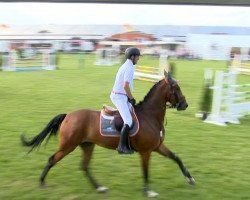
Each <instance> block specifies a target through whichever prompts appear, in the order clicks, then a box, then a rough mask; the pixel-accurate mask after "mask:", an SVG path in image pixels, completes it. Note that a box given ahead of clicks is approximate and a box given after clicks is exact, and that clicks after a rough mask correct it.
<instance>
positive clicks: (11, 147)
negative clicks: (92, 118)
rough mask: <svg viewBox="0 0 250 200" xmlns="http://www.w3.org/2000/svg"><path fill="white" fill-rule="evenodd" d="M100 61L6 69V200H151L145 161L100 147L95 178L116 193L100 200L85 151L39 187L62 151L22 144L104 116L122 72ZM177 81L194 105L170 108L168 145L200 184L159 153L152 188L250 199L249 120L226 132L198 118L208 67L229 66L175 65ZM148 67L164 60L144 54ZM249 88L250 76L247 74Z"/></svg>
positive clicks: (140, 88)
mask: <svg viewBox="0 0 250 200" xmlns="http://www.w3.org/2000/svg"><path fill="white" fill-rule="evenodd" d="M94 59H95V57H94V56H93V55H85V57H84V62H81V61H80V62H79V55H60V58H59V69H58V70H55V71H30V72H2V71H0V134H1V139H0V199H1V200H2V199H8V200H9V199H11V200H12V199H65V200H69V199H90V200H91V199H95V200H97V199H108V200H117V199H119V200H122V199H124V200H125V199H146V197H144V196H143V194H142V190H141V189H142V183H143V179H142V173H141V168H140V162H139V156H138V155H137V154H134V155H131V156H120V155H118V154H117V152H115V151H111V150H107V149H103V148H100V147H97V146H96V148H95V153H94V157H93V159H92V163H91V166H92V172H93V173H94V175H95V177H96V178H97V180H99V182H100V183H102V184H103V185H104V186H106V187H108V188H109V189H110V190H109V192H108V193H106V194H98V193H96V192H95V190H93V189H92V187H91V185H90V184H89V183H88V181H87V179H86V177H85V176H84V175H83V173H82V171H81V169H80V161H81V157H82V155H81V150H80V149H76V150H75V151H74V152H73V153H71V154H70V155H69V156H67V157H65V158H64V159H63V160H62V161H60V162H59V163H58V164H57V165H56V166H55V167H54V168H52V169H51V171H50V172H49V174H48V176H47V179H46V180H47V187H46V188H44V189H41V188H39V176H40V173H41V172H42V170H43V168H44V166H45V164H46V163H47V159H48V158H49V156H50V155H52V154H53V153H54V151H55V150H56V149H57V138H52V139H51V140H50V142H49V143H48V144H47V146H46V148H44V145H42V147H41V148H40V149H39V150H38V151H34V152H32V153H30V154H27V151H28V149H27V148H24V147H22V146H21V143H20V139H19V137H20V134H21V133H26V135H27V136H28V137H32V136H35V135H36V134H37V133H38V132H39V131H41V130H42V128H44V126H45V125H46V124H47V122H48V121H49V120H50V119H52V117H54V116H55V115H57V114H59V113H65V112H70V111H72V110H76V109H80V108H91V109H97V110H100V109H101V107H102V104H104V103H106V104H110V105H111V101H110V100H109V93H110V90H111V88H112V85H113V81H114V78H115V73H116V71H117V69H118V65H116V66H110V67H105V66H94V65H93V63H94ZM175 63H176V66H177V72H176V78H177V79H179V80H180V86H181V88H182V91H183V93H184V94H185V96H186V98H187V101H188V103H189V107H188V109H187V110H186V111H184V112H177V111H176V110H167V115H166V116H167V125H166V127H165V128H166V131H167V136H166V140H165V144H167V146H168V147H169V148H170V149H171V150H172V151H174V152H175V153H177V154H178V155H179V156H180V157H181V158H182V160H183V162H184V164H185V165H186V167H187V168H188V169H189V171H190V173H191V174H192V175H193V177H194V178H195V180H196V182H197V184H196V186H194V187H193V186H190V185H188V184H187V183H186V181H185V179H184V177H183V175H182V174H181V171H180V170H179V168H178V167H177V165H176V164H175V163H174V162H173V161H171V160H169V159H165V158H163V157H161V156H160V155H157V154H155V153H154V154H153V155H152V159H151V164H150V180H151V186H152V189H153V190H155V191H156V192H158V193H160V196H159V197H158V199H169V200H173V199H174V200H177V199H181V200H183V199H192V200H204V199H205V200H206V199H211V200H215V199H218V200H221V199H233V200H235V199H250V193H249V180H250V167H249V165H250V147H249V141H250V134H249V129H250V123H249V121H250V117H249V116H248V117H246V118H243V119H242V120H241V124H240V125H232V124H230V125H229V126H227V127H219V126H215V125H211V124H206V123H203V122H202V121H200V120H199V119H197V118H195V117H194V116H195V113H196V112H197V111H198V110H199V102H200V99H201V94H202V92H201V89H202V84H203V73H204V69H205V68H211V69H225V68H226V63H225V62H215V61H184V60H178V61H175ZM140 64H142V65H152V66H157V65H158V60H157V59H154V58H149V57H147V56H144V57H142V58H141V60H140ZM239 81H240V82H245V83H246V82H250V76H243V75H242V76H240V77H239ZM152 85H153V84H152V83H148V82H142V81H135V83H134V94H135V97H136V99H137V101H139V100H142V99H143V98H144V96H145V95H146V94H147V92H148V91H149V89H150V88H151V87H152Z"/></svg>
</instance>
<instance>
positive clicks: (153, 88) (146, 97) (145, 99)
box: [136, 80, 162, 106]
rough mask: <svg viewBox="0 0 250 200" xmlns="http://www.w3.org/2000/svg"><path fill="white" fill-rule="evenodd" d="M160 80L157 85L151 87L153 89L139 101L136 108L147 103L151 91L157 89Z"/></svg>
mask: <svg viewBox="0 0 250 200" xmlns="http://www.w3.org/2000/svg"><path fill="white" fill-rule="evenodd" d="M161 81H162V80H160V81H158V82H157V83H155V84H154V85H153V87H152V88H151V89H150V90H149V92H148V93H147V94H146V96H145V97H144V99H143V100H142V101H140V102H139V103H138V104H137V105H136V106H141V105H142V104H143V103H144V102H147V100H148V99H149V98H150V97H151V96H152V94H153V91H154V90H155V88H157V87H158V85H159V84H160V83H161Z"/></svg>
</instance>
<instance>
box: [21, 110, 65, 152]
mask: <svg viewBox="0 0 250 200" xmlns="http://www.w3.org/2000/svg"><path fill="white" fill-rule="evenodd" d="M66 115H67V114H59V115H57V116H55V117H54V118H53V119H52V120H51V121H50V122H49V123H48V124H47V126H46V127H45V128H44V129H43V130H42V131H41V132H40V133H39V134H38V135H37V136H35V137H34V138H33V139H31V140H27V139H26V138H25V136H24V135H21V141H22V144H23V145H24V146H28V147H31V149H30V151H29V152H31V151H32V150H33V149H34V148H36V147H39V146H40V144H41V143H42V142H43V140H44V139H45V138H46V137H47V136H49V137H48V138H47V141H48V140H49V138H50V136H51V135H56V133H57V130H58V129H59V127H60V125H61V123H62V122H63V120H64V118H65V117H66Z"/></svg>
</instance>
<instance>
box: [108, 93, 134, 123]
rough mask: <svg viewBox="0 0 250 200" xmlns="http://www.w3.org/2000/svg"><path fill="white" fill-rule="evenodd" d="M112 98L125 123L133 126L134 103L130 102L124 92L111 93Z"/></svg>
mask: <svg viewBox="0 0 250 200" xmlns="http://www.w3.org/2000/svg"><path fill="white" fill-rule="evenodd" d="M110 99H111V101H112V102H113V104H114V105H115V106H116V108H117V109H118V111H119V112H120V115H121V117H122V119H123V122H124V124H127V125H129V127H130V128H131V126H132V123H133V119H132V116H131V113H130V111H132V105H131V103H129V102H128V97H127V96H125V95H122V94H114V93H112V94H111V95H110Z"/></svg>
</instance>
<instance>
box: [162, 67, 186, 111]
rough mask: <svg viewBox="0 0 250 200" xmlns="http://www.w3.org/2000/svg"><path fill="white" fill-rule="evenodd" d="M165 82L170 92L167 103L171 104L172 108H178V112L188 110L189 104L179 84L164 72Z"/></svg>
mask: <svg viewBox="0 0 250 200" xmlns="http://www.w3.org/2000/svg"><path fill="white" fill-rule="evenodd" d="M164 76H165V81H166V83H167V85H168V86H169V92H168V94H167V102H169V103H170V104H171V107H173V108H176V109H177V110H178V111H180V110H186V108H187V107H188V104H187V102H186V98H185V96H184V95H183V94H182V92H181V88H180V86H179V85H178V82H177V81H176V80H174V79H173V78H172V77H171V76H170V75H169V73H167V72H166V71H164Z"/></svg>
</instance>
